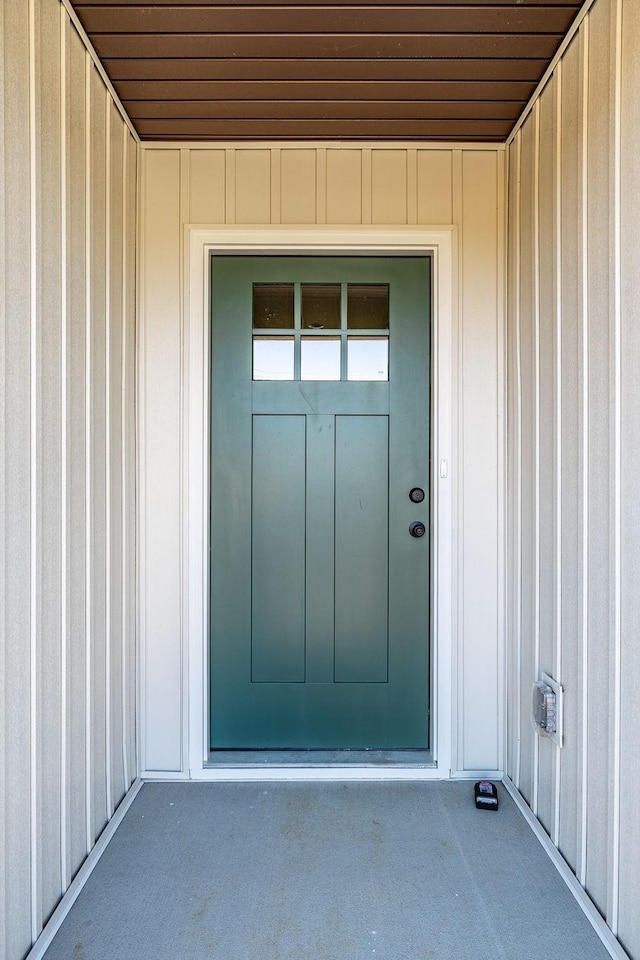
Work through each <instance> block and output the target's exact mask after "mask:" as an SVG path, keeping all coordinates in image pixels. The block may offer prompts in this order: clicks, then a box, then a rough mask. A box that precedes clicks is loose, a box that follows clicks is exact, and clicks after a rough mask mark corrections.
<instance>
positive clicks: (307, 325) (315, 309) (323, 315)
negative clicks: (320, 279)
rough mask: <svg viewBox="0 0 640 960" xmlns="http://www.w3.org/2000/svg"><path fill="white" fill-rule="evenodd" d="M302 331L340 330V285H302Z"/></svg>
mask: <svg viewBox="0 0 640 960" xmlns="http://www.w3.org/2000/svg"><path fill="white" fill-rule="evenodd" d="M302 328H303V330H339V329H340V284H339V283H303V284H302Z"/></svg>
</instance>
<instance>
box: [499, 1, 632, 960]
mask: <svg viewBox="0 0 640 960" xmlns="http://www.w3.org/2000/svg"><path fill="white" fill-rule="evenodd" d="M638 50H640V7H638V4H637V3H636V2H635V0H597V2H596V3H595V4H594V5H593V7H591V10H590V12H589V14H588V15H587V17H586V19H585V20H584V21H583V23H582V25H581V27H580V30H579V33H578V34H577V36H576V37H575V38H574V40H573V42H572V43H571V45H570V46H569V47H568V49H567V51H566V53H565V55H564V56H563V58H562V59H561V61H560V62H559V63H558V66H557V67H556V69H555V72H554V73H553V76H552V77H551V79H550V80H549V82H548V83H547V85H546V87H545V89H544V91H543V92H542V94H541V96H540V97H539V99H538V101H537V102H536V104H535V107H534V109H533V111H532V112H531V113H530V114H529V116H528V118H527V120H526V122H525V123H524V125H523V126H522V128H521V129H520V131H519V132H518V133H517V135H516V137H515V139H514V141H513V142H512V143H511V145H510V148H509V170H510V183H509V206H510V217H509V261H510V269H509V287H510V293H509V329H508V340H509V348H508V356H509V359H508V395H509V399H508V420H509V427H508V447H509V449H510V451H511V455H510V458H509V481H508V490H509V526H508V540H509V564H508V566H509V585H508V596H509V604H508V625H509V627H508V631H507V633H508V636H509V637H510V638H511V643H510V644H509V667H508V671H509V672H508V676H509V684H508V689H509V690H510V694H509V706H508V749H507V763H506V767H507V772H508V774H509V776H510V777H511V778H512V779H513V781H514V783H515V784H516V786H517V787H518V788H519V790H520V792H521V793H522V794H523V796H524V798H525V799H526V801H527V802H528V803H529V804H530V806H531V808H532V810H533V812H534V813H535V814H536V815H537V816H538V818H539V819H540V821H541V822H542V824H543V825H544V827H545V828H546V830H547V831H548V833H549V834H550V837H551V839H552V840H553V842H554V843H555V844H556V845H557V846H558V848H559V850H560V851H561V853H562V855H563V856H564V858H565V859H566V860H567V862H568V863H569V864H570V866H571V867H572V869H573V870H574V871H575V873H576V875H577V878H578V880H579V881H580V883H581V884H582V885H583V886H584V887H585V889H586V891H587V892H588V894H589V895H590V896H591V898H592V899H593V900H594V902H595V904H596V906H597V908H598V909H599V910H600V912H601V913H602V914H603V915H604V916H605V917H606V919H607V922H608V924H609V925H610V927H611V928H612V930H613V932H614V933H616V934H617V935H618V936H619V938H620V940H621V942H622V944H623V945H624V946H625V948H626V949H627V950H628V952H629V953H630V955H632V956H634V957H639V956H640V914H639V913H638V909H637V908H638V903H640V876H639V875H638V870H637V866H638V863H640V808H639V807H638V802H637V795H636V778H637V770H638V743H639V742H640V708H639V701H638V695H637V691H638V689H640V648H639V646H638V642H637V628H638V623H639V622H640V605H639V600H638V596H639V594H638V588H637V585H638V577H639V575H640V496H639V493H638V481H637V477H638V471H639V468H640V418H639V417H638V410H639V409H640V406H639V405H640V388H639V386H638V384H639V382H640V381H639V377H638V370H639V368H640V332H639V331H640V286H639V280H638V269H637V262H636V261H637V249H638V243H639V241H640V227H639V224H640V172H639V168H638V155H639V153H640V107H639V103H640V59H639V58H638ZM539 671H545V672H546V673H549V674H551V675H552V676H554V677H555V678H556V679H557V680H558V681H559V682H560V683H562V684H563V686H564V689H565V707H566V711H565V730H564V732H565V742H564V747H563V748H562V750H560V749H558V748H557V747H556V746H555V745H554V744H553V743H551V742H550V741H549V740H546V739H543V738H538V737H537V736H536V734H535V733H534V731H533V728H532V724H531V720H530V703H531V684H532V682H533V680H534V679H535V678H537V676H538V674H539Z"/></svg>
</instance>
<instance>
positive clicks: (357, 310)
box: [347, 283, 389, 330]
mask: <svg viewBox="0 0 640 960" xmlns="http://www.w3.org/2000/svg"><path fill="white" fill-rule="evenodd" d="M347 326H348V327H349V329H350V330H386V329H387V328H388V326H389V284H388V283H350V284H349V292H348V295H347Z"/></svg>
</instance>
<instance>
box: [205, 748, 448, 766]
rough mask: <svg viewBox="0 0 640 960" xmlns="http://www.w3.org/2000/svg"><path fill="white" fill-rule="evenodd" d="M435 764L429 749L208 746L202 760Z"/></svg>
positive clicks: (220, 762) (230, 763)
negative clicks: (300, 748)
mask: <svg viewBox="0 0 640 960" xmlns="http://www.w3.org/2000/svg"><path fill="white" fill-rule="evenodd" d="M436 766H437V765H436V764H435V763H434V762H433V756H432V753H431V751H430V750H211V751H210V753H209V759H208V761H207V762H206V763H205V764H204V768H205V769H220V768H224V769H229V768H234V769H248V768H254V769H255V768H265V767H267V768H268V767H306V768H309V767H315V768H320V769H321V768H327V767H331V768H344V767H365V768H366V767H375V768H380V767H383V768H389V767H391V768H393V767H414V768H416V769H435V768H436Z"/></svg>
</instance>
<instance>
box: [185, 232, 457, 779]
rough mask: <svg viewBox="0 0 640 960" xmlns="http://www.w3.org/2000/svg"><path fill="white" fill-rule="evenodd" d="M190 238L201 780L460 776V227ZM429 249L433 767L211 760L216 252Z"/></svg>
mask: <svg viewBox="0 0 640 960" xmlns="http://www.w3.org/2000/svg"><path fill="white" fill-rule="evenodd" d="M184 239H185V242H184V256H185V264H184V277H185V283H184V291H183V296H184V312H183V316H184V326H185V329H184V339H183V344H184V348H183V358H182V363H183V370H182V376H183V397H184V419H183V431H184V433H183V444H182V451H183V463H182V470H183V473H182V476H183V483H184V494H185V495H184V496H183V506H182V510H183V517H182V521H183V523H182V529H183V531H184V542H183V557H182V565H181V566H182V572H183V603H182V618H183V623H182V627H183V636H185V637H186V638H187V649H186V651H185V653H186V664H185V669H186V672H187V676H188V683H187V696H188V704H187V705H186V707H187V716H188V723H187V727H188V732H187V736H188V743H187V744H186V747H187V756H188V761H189V776H190V777H191V778H192V779H195V780H285V779H295V780H301V779H306V780H329V779H339V780H383V779H384V780H417V779H423V780H434V779H446V778H448V777H450V776H451V769H452V753H453V736H454V723H453V716H454V711H455V703H454V699H453V698H454V696H455V687H454V685H453V683H452V669H453V662H454V658H455V656H456V638H457V629H456V618H455V611H456V610H457V595H456V579H457V578H456V576H455V557H454V555H453V551H452V543H453V535H454V532H455V528H454V517H455V515H456V499H457V497H456V489H457V480H456V477H457V464H456V459H455V455H456V453H457V437H456V434H455V427H456V422H457V400H456V397H457V390H456V389H455V388H456V384H457V328H458V324H457V297H456V295H455V289H454V276H457V243H456V228H455V227H453V226H451V227H437V228H433V229H430V228H428V227H427V228H424V227H399V228H395V227H394V228H389V229H385V228H380V227H359V228H351V227H347V228H344V227H343V228H340V227H301V228H295V227H286V226H285V227H281V226H266V227H262V226H260V227H258V226H256V227H253V226H247V227H220V226H217V227H216V226H211V227H208V226H202V225H197V226H193V225H189V224H187V225H186V227H185V238H184ZM215 252H220V253H223V252H224V253H238V254H241V253H254V254H256V253H264V254H276V253H277V254H283V255H287V254H296V255H300V254H336V255H346V254H361V255H363V256H366V255H371V254H382V253H384V254H387V255H405V256H411V255H414V256H415V255H416V254H430V255H431V257H432V263H433V277H432V280H433V283H432V287H433V290H432V309H433V316H432V393H431V395H432V411H431V423H432V436H431V445H432V472H431V478H430V480H431V483H430V489H431V523H432V558H431V559H432V563H431V578H432V582H431V597H432V605H431V606H432V610H431V650H432V656H431V687H432V701H431V710H432V754H433V761H434V763H433V766H432V767H419V768H417V767H410V766H407V767H402V766H398V765H393V766H390V767H362V766H359V767H356V766H354V767H342V766H341V767H339V768H338V767H331V766H328V767H326V768H319V767H316V766H314V767H304V768H301V767H286V766H280V767H260V768H259V769H256V768H254V767H251V768H246V769H242V768H238V767H237V766H236V767H227V768H225V767H215V768H213V767H207V766H206V761H207V757H208V752H209V444H210V440H209V438H210V383H209V376H210V370H209V336H210V323H209V316H210V290H209V267H208V264H209V257H210V255H211V254H212V253H215Z"/></svg>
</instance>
